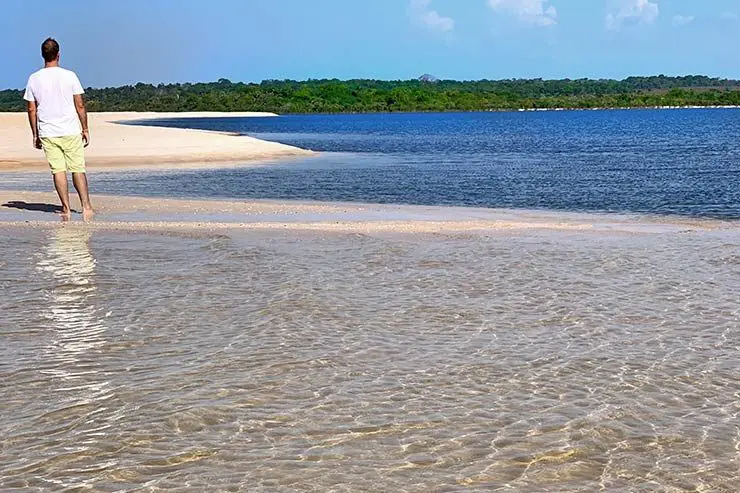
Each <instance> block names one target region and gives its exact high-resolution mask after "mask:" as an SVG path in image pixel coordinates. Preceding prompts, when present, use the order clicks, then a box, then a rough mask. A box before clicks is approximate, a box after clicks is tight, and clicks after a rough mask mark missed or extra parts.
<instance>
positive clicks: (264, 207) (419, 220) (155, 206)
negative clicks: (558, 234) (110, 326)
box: [0, 191, 740, 235]
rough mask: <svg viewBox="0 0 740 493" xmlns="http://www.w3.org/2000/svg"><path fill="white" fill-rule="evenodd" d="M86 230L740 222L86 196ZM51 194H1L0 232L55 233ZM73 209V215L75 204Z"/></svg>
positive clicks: (426, 229) (647, 226) (681, 226)
mask: <svg viewBox="0 0 740 493" xmlns="http://www.w3.org/2000/svg"><path fill="white" fill-rule="evenodd" d="M93 202H94V205H95V207H96V210H97V212H98V215H97V217H96V218H95V220H94V221H93V222H91V223H86V224H85V223H82V221H81V218H80V217H79V215H78V214H75V215H74V217H73V221H72V223H68V224H67V226H70V225H71V226H73V227H85V228H90V229H94V230H129V231H219V230H234V229H240V230H260V229H262V230H264V229H267V230H282V229H284V230H296V231H325V232H345V233H367V234H369V233H460V232H462V233H486V232H516V231H537V230H541V231H564V232H568V231H573V232H595V233H604V232H608V233H612V234H624V235H634V234H664V233H666V234H686V233H704V232H712V231H722V232H730V233H732V234H733V235H734V234H736V233H740V222H737V221H718V220H708V219H707V220H702V219H692V218H681V217H665V216H625V215H612V214H580V213H565V212H548V211H519V210H502V209H482V208H466V207H432V206H409V205H380V204H355V203H325V202H308V201H303V202H299V201H288V202H285V201H273V200H251V201H219V200H175V199H160V198H141V197H120V196H103V195H96V196H93ZM57 204H58V198H57V197H56V195H55V194H54V193H52V192H24V191H0V227H17V226H21V227H31V228H38V227H41V228H48V227H56V226H58V225H60V224H61V223H60V219H59V217H58V216H57V214H56V213H55V211H56V210H57V209H58V208H59V206H58V205H57ZM72 207H73V209H76V210H80V208H79V204H78V201H77V198H76V197H75V196H73V198H72Z"/></svg>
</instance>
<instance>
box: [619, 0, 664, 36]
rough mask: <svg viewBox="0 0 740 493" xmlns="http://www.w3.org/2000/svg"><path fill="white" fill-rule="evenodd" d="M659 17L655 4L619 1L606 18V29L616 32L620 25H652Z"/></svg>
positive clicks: (640, 1) (645, 1)
mask: <svg viewBox="0 0 740 493" xmlns="http://www.w3.org/2000/svg"><path fill="white" fill-rule="evenodd" d="M658 15H660V9H659V8H658V4H657V2H651V1H650V0H619V1H618V2H617V3H616V6H615V8H614V9H613V12H611V13H610V14H609V15H607V16H606V28H607V29H610V30H613V31H618V30H619V29H620V28H621V27H622V24H624V23H630V24H652V23H653V22H655V19H657V18H658Z"/></svg>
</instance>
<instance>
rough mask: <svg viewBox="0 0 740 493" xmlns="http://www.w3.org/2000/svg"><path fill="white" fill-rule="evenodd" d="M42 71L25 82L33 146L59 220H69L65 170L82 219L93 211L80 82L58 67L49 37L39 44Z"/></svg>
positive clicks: (55, 46)
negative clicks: (44, 166) (50, 180)
mask: <svg viewBox="0 0 740 493" xmlns="http://www.w3.org/2000/svg"><path fill="white" fill-rule="evenodd" d="M41 56H42V57H43V58H44V62H45V63H44V68H42V69H41V70H39V71H38V72H35V73H34V74H32V75H31V77H30V78H29V79H28V85H27V86H26V94H25V95H24V96H23V98H24V99H25V100H26V102H27V103H28V121H29V123H30V124H31V132H32V133H33V145H34V147H36V149H43V150H44V154H45V155H46V160H47V161H48V162H49V166H50V167H51V173H52V175H53V176H54V188H56V191H57V193H58V194H59V200H61V202H62V219H63V220H65V221H68V220H69V219H71V217H72V209H71V208H70V206H69V188H68V184H67V171H70V172H71V173H72V183H74V186H75V189H76V190H77V194H78V195H79V196H80V202H81V204H82V215H83V218H84V219H85V220H88V219H91V218H92V216H93V214H94V211H93V208H92V204H91V203H90V196H89V194H88V190H87V175H86V174H85V153H84V150H83V148H84V147H87V146H88V145H90V131H89V129H88V126H87V111H86V110H85V102H84V100H83V99H82V94H83V93H84V92H85V91H84V90H83V89H82V85H81V84H80V80H79V79H78V78H77V75H76V74H75V73H74V72H71V71H69V70H65V69H63V68H61V67H60V66H59V43H57V42H56V40H54V39H52V38H49V39H47V40H46V41H44V42H43V44H42V45H41Z"/></svg>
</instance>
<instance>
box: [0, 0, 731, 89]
mask: <svg viewBox="0 0 740 493" xmlns="http://www.w3.org/2000/svg"><path fill="white" fill-rule="evenodd" d="M1 11H2V16H0V88H19V87H22V86H23V85H24V84H25V81H26V79H27V76H28V74H29V73H30V72H32V71H33V70H35V69H36V68H37V67H38V66H39V64H40V57H39V44H40V42H41V41H42V40H43V39H44V38H45V37H46V36H54V37H56V38H57V39H58V40H59V41H60V43H61V44H62V63H63V65H65V66H67V67H69V68H71V69H74V70H76V71H77V72H78V73H79V75H80V78H81V79H82V81H83V84H84V85H86V86H95V87H104V86H116V85H121V84H129V83H135V82H138V81H144V82H153V83H158V82H184V81H211V80H216V79H218V78H221V77H225V78H229V79H231V80H234V81H261V80H264V79H284V78H291V79H307V78H333V77H336V78H340V79H346V78H379V79H409V78H414V77H418V76H419V75H421V74H423V73H430V74H433V75H435V76H437V77H439V78H450V79H481V78H488V79H500V78H529V77H543V78H566V77H569V78H579V77H592V78H602V77H604V78H623V77H626V76H629V75H656V74H660V73H663V74H666V75H682V74H706V75H711V76H719V77H728V78H740V49H738V48H739V47H740V1H738V0H709V1H704V2H699V1H696V0H209V1H205V0H127V1H125V2H124V1H108V0H104V1H100V0H65V1H62V2H60V1H57V0H35V1H33V2H31V1H28V0H3V1H2V10H1Z"/></svg>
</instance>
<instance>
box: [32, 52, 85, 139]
mask: <svg viewBox="0 0 740 493" xmlns="http://www.w3.org/2000/svg"><path fill="white" fill-rule="evenodd" d="M84 92H85V91H84V90H83V89H82V84H80V79H78V78H77V75H76V74H75V73H74V72H72V71H70V70H65V69H63V68H61V67H49V68H42V69H41V70H39V71H38V72H35V73H33V74H32V75H31V77H29V78H28V85H27V86H26V94H25V95H24V96H23V99H25V100H26V101H35V102H36V107H37V111H38V119H39V137H64V136H67V135H77V134H79V133H80V132H81V130H82V129H81V127H80V120H79V118H78V117H77V110H76V109H75V103H74V96H75V95H77V94H83V93H84Z"/></svg>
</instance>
